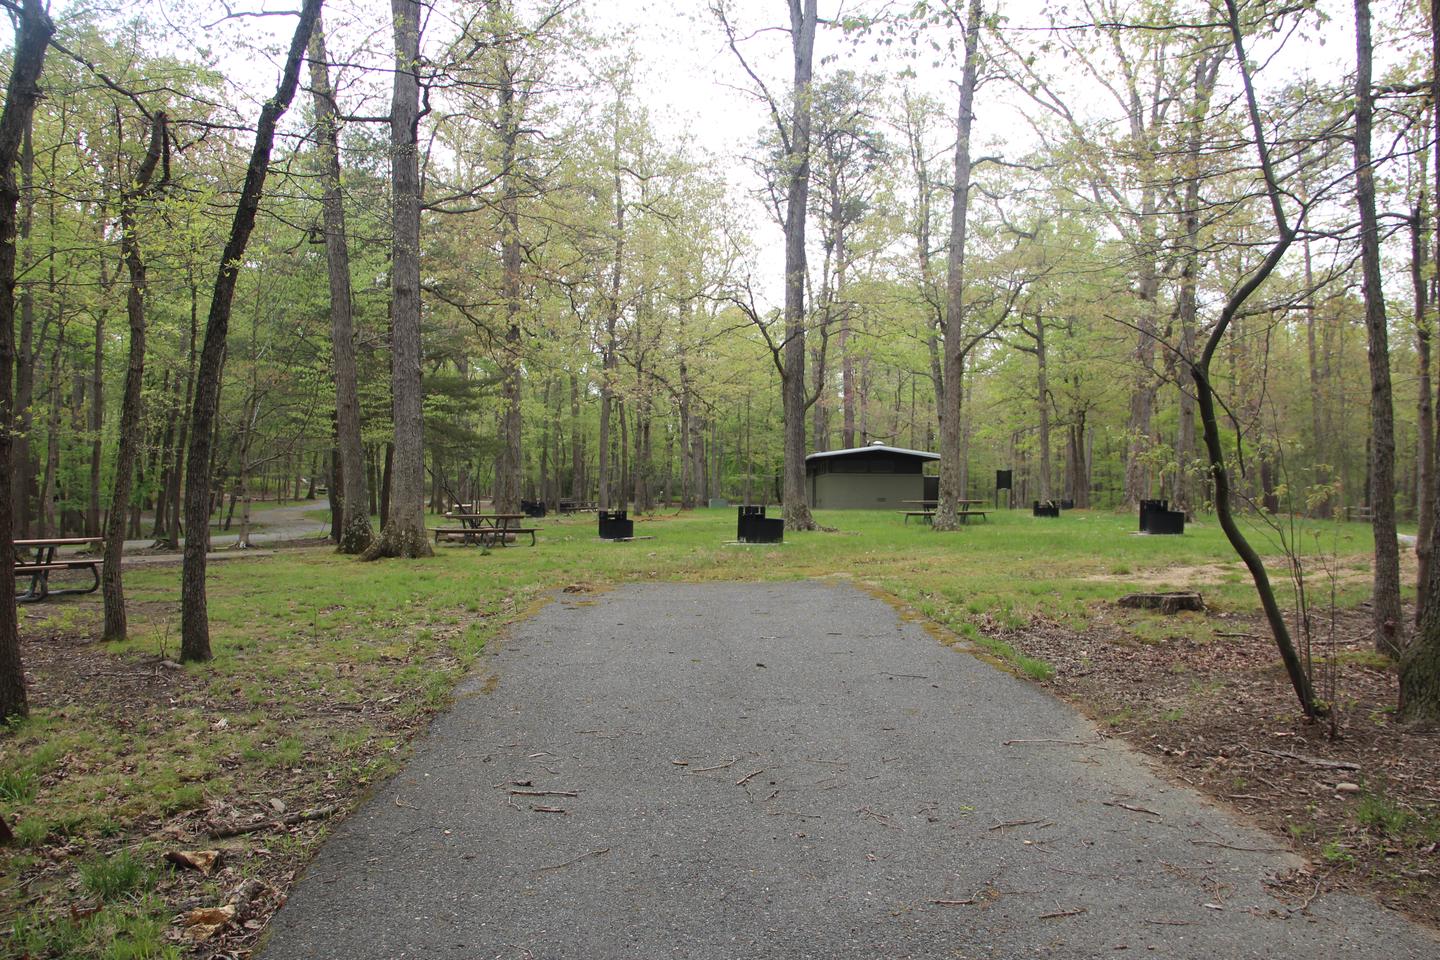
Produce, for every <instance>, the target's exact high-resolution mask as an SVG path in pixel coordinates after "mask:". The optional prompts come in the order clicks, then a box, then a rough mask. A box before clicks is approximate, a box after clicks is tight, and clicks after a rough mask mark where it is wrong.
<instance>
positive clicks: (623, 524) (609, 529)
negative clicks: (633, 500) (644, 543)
mask: <svg viewBox="0 0 1440 960" xmlns="http://www.w3.org/2000/svg"><path fill="white" fill-rule="evenodd" d="M634 536H635V521H634V520H630V519H628V518H627V517H626V516H625V511H624V510H601V511H600V539H601V540H629V539H631V538H633V537H634Z"/></svg>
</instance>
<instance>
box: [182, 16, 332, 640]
mask: <svg viewBox="0 0 1440 960" xmlns="http://www.w3.org/2000/svg"><path fill="white" fill-rule="evenodd" d="M320 3H321V0H304V5H303V6H302V8H301V10H300V18H299V22H298V23H297V24H296V26H295V35H294V37H293V38H292V39H291V41H290V50H289V52H288V54H287V55H286V59H285V70H284V73H283V74H282V75H281V78H280V84H279V86H278V87H277V88H276V90H275V96H273V97H271V98H270V99H269V100H267V101H265V105H264V106H263V107H261V108H260V119H259V122H258V123H257V124H256V129H255V146H254V149H253V150H252V151H251V153H250V163H249V165H248V166H247V167H246V169H245V184H244V186H243V187H241V189H240V199H239V202H238V203H237V204H236V206H235V219H234V220H233V221H232V223H231V225H230V236H229V239H227V240H226V241H225V250H224V252H223V253H222V254H221V257H220V269H219V272H218V273H217V274H216V277H215V290H214V293H213V295H212V296H211V298H210V312H209V314H208V316H207V317H206V320H205V340H204V344H203V345H202V346H201V348H200V361H199V364H198V366H197V368H196V372H195V405H194V408H193V410H192V411H191V414H190V429H191V434H190V452H189V455H188V456H187V458H186V463H185V530H186V536H185V560H184V566H183V568H182V572H181V580H180V659H181V660H182V661H204V660H209V659H210V658H211V656H212V654H211V651H210V615H209V608H208V604H207V601H206V597H205V550H206V548H207V547H208V546H209V543H208V541H209V537H208V536H207V529H208V524H209V518H210V474H211V456H212V454H213V452H214V443H215V426H216V424H215V421H216V415H217V413H218V411H219V409H220V375H221V369H222V367H223V366H224V362H225V342H226V338H227V336H228V335H229V332H230V311H231V305H232V303H233V302H234V299H235V283H236V280H237V279H238V278H239V275H240V267H241V265H242V263H243V262H244V256H245V247H246V245H247V244H248V243H249V242H250V233H251V231H252V230H254V229H255V216H256V214H257V213H258V212H259V209H260V197H261V194H263V193H264V191H265V177H266V175H267V174H268V173H269V170H270V150H271V148H272V147H273V146H274V144H275V125H276V123H277V122H278V121H279V119H280V117H281V115H282V114H284V113H285V111H286V110H287V109H288V108H289V106H290V101H291V100H293V99H294V98H295V89H296V87H298V86H299V84H300V63H301V61H302V60H303V59H304V56H305V48H306V47H307V46H308V45H309V43H310V31H311V30H312V29H313V28H314V26H315V21H316V19H317V18H318V17H319V16H320Z"/></svg>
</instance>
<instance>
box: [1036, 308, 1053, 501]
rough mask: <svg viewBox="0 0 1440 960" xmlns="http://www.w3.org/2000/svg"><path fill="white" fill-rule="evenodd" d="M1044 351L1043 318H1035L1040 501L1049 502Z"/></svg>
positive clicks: (1047, 391)
mask: <svg viewBox="0 0 1440 960" xmlns="http://www.w3.org/2000/svg"><path fill="white" fill-rule="evenodd" d="M1048 361H1049V356H1048V354H1047V353H1046V349H1045V318H1044V317H1042V316H1036V317H1035V402H1036V403H1037V404H1038V405H1039V410H1040V491H1039V496H1040V499H1041V500H1050V499H1052V497H1051V491H1050V368H1049V364H1048Z"/></svg>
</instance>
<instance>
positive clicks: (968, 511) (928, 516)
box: [900, 500, 989, 523]
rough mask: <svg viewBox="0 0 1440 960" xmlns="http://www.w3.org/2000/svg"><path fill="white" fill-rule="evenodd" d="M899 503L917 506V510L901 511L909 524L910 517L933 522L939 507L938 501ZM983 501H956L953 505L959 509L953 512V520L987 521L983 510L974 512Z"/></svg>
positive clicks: (964, 521) (906, 501) (905, 501)
mask: <svg viewBox="0 0 1440 960" xmlns="http://www.w3.org/2000/svg"><path fill="white" fill-rule="evenodd" d="M900 502H901V503H908V504H913V505H915V506H918V507H919V508H920V509H919V510H903V511H901V512H902V513H903V514H904V515H905V522H906V523H909V522H910V518H911V517H919V518H920V519H922V520H924V521H925V522H926V523H934V522H935V510H936V508H938V507H939V506H940V501H939V500H901V501H900ZM985 502H986V501H984V500H956V501H955V505H956V506H957V507H958V508H959V509H958V510H956V511H955V519H957V520H959V521H960V522H961V523H969V522H970V518H971V517H979V518H980V519H981V520H988V519H989V517H988V515H987V514H986V512H985V511H984V510H976V509H974V507H975V506H976V505H977V504H983V503H985Z"/></svg>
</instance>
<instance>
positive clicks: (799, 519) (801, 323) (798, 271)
mask: <svg viewBox="0 0 1440 960" xmlns="http://www.w3.org/2000/svg"><path fill="white" fill-rule="evenodd" d="M815 25H816V12H815V0H790V45H791V52H792V54H793V58H794V86H793V91H792V108H791V113H790V143H789V147H790V149H789V152H788V154H787V156H786V158H785V176H786V177H787V178H788V179H787V185H786V191H785V346H784V355H785V369H784V371H783V374H782V376H781V381H780V391H781V400H782V405H783V407H784V414H783V416H784V420H785V478H784V488H783V492H782V495H781V496H782V499H783V500H784V515H785V529H786V530H813V529H815V519H814V518H813V517H812V516H811V515H810V504H809V502H808V501H807V499H806V495H805V454H806V449H805V408H806V398H805V320H806V317H805V269H806V266H805V215H806V210H807V207H808V206H809V196H810V116H811V103H810V99H811V88H810V78H811V76H812V73H813V61H814V54H815Z"/></svg>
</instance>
